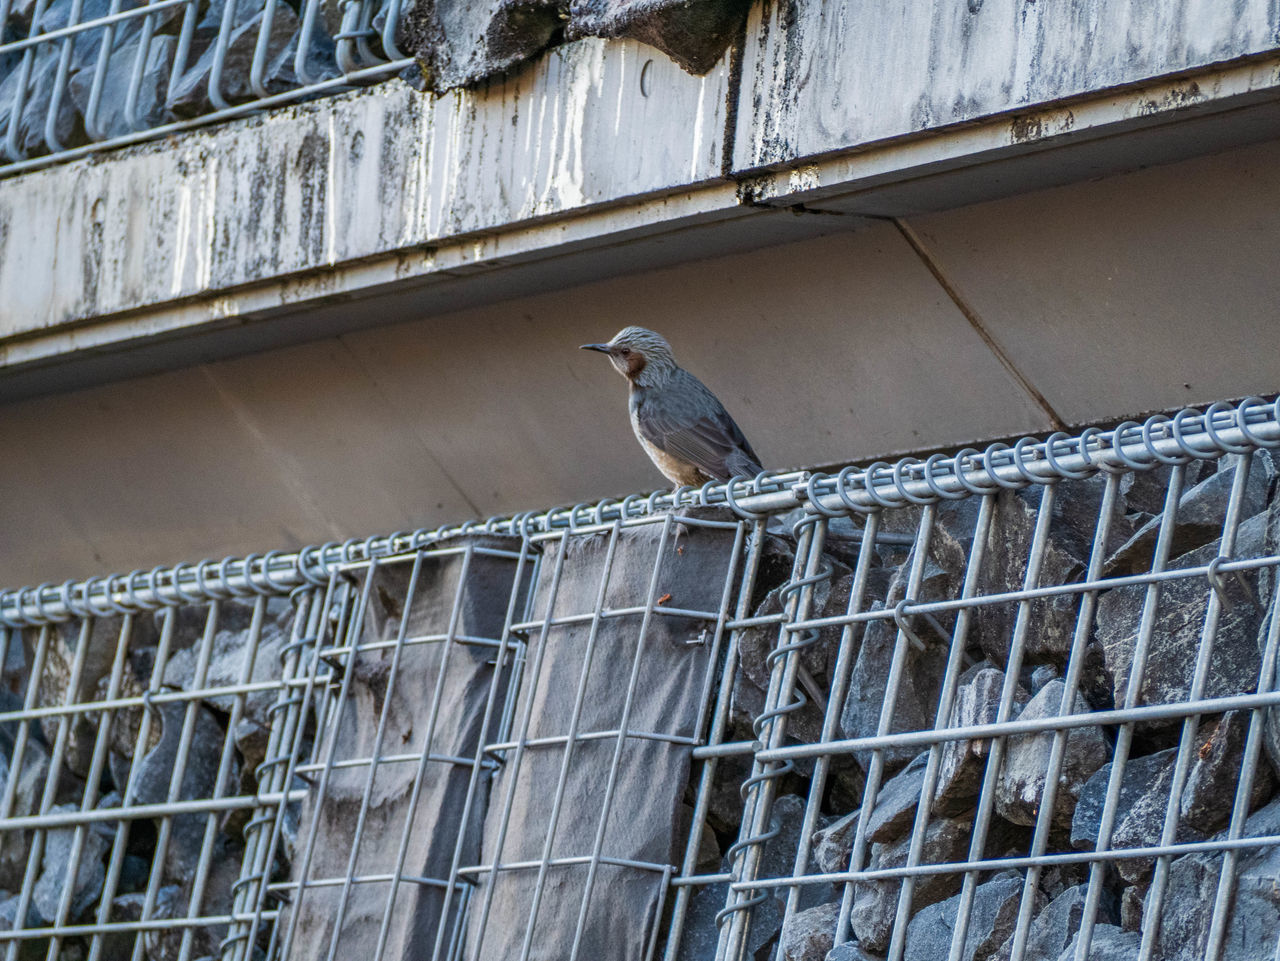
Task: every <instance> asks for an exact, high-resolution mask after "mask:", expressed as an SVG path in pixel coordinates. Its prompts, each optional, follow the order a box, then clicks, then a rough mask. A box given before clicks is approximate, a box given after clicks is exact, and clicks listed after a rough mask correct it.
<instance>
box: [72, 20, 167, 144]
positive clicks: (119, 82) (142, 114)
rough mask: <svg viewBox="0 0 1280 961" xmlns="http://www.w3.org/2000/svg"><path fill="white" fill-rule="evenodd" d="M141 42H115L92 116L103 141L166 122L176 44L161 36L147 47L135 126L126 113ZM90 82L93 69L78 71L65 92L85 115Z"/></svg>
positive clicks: (133, 38)
mask: <svg viewBox="0 0 1280 961" xmlns="http://www.w3.org/2000/svg"><path fill="white" fill-rule="evenodd" d="M169 9H173V8H169ZM141 43H142V37H141V36H139V35H136V34H135V35H133V36H131V37H130V38H129V39H128V41H127V42H126V43H123V44H120V43H117V44H116V45H115V47H114V48H113V49H112V52H111V58H110V60H109V61H108V63H107V72H106V75H105V76H104V77H103V85H102V96H101V98H100V100H99V102H98V112H97V115H96V117H95V122H96V125H97V130H98V132H99V133H100V134H101V135H102V137H104V138H106V137H119V136H123V135H124V134H128V133H132V132H134V131H135V130H145V129H146V128H148V127H155V126H159V125H160V124H162V123H164V121H165V119H166V116H167V115H166V113H165V109H164V98H165V94H166V92H167V90H168V88H169V73H170V71H171V70H172V68H173V55H174V51H175V50H176V48H177V44H178V41H177V39H176V38H174V37H170V36H167V35H164V34H161V35H159V36H154V37H152V38H151V42H150V43H149V44H147V60H146V66H144V67H143V70H142V82H141V83H140V84H139V86H138V95H137V105H136V108H135V109H136V117H137V123H136V124H134V123H131V122H130V120H129V117H128V114H127V112H126V110H125V105H126V99H127V97H128V93H129V90H130V88H131V87H132V85H133V64H134V60H135V58H136V57H137V55H138V49H139V47H140V46H141ZM93 79H94V70H93V69H91V68H90V69H85V70H78V71H76V73H75V74H74V75H73V76H72V78H71V81H70V83H69V84H68V93H69V95H70V97H71V99H72V101H74V103H75V105H76V109H77V110H79V111H80V113H81V114H82V115H84V116H87V115H88V111H89V96H90V93H91V91H92V89H93Z"/></svg>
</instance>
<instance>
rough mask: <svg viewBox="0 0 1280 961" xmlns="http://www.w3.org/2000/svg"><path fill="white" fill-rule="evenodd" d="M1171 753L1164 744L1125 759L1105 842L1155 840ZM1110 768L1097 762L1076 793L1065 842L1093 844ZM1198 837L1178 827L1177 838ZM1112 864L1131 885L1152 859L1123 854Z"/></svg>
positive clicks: (1123, 845)
mask: <svg viewBox="0 0 1280 961" xmlns="http://www.w3.org/2000/svg"><path fill="white" fill-rule="evenodd" d="M1177 753H1178V751H1177V748H1169V749H1168V750H1166V751H1160V752H1159V753H1157V754H1150V755H1148V756H1146V757H1139V758H1131V759H1130V760H1129V762H1128V763H1127V764H1126V765H1125V768H1124V776H1123V777H1122V778H1121V781H1120V800H1119V804H1118V806H1117V811H1116V820H1115V829H1114V830H1113V832H1112V835H1111V847H1113V848H1116V849H1119V848H1134V847H1148V846H1151V845H1154V844H1157V843H1159V841H1160V834H1161V831H1162V830H1163V828H1164V816H1165V810H1166V805H1167V804H1168V803H1169V789H1170V787H1171V786H1172V782H1173V766H1174V762H1175V760H1176V757H1177ZM1111 767H1112V765H1111V764H1110V763H1107V764H1104V765H1103V766H1102V767H1100V768H1099V769H1098V770H1097V772H1096V773H1095V774H1094V775H1093V777H1091V778H1090V779H1089V781H1088V783H1087V784H1085V786H1084V790H1083V791H1081V792H1080V801H1079V803H1078V804H1077V805H1076V810H1075V816H1074V818H1073V820H1072V822H1071V843H1072V845H1073V846H1074V847H1076V848H1080V849H1087V848H1092V847H1093V846H1094V845H1095V844H1096V843H1097V840H1098V827H1099V825H1100V822H1101V820H1102V808H1103V803H1104V801H1105V800H1106V794H1107V781H1108V780H1109V778H1110V776H1111ZM1202 839H1203V835H1202V834H1200V833H1198V832H1196V831H1194V830H1192V829H1191V828H1190V827H1188V826H1187V825H1185V824H1183V825H1180V826H1179V830H1178V834H1177V840H1179V841H1198V840H1202ZM1115 864H1116V870H1117V871H1119V873H1120V875H1121V877H1123V878H1124V879H1125V880H1126V881H1128V882H1129V883H1131V884H1133V883H1139V882H1143V881H1145V879H1146V877H1147V874H1148V872H1150V870H1151V866H1152V864H1154V860H1153V859H1152V858H1127V859H1125V860H1121V861H1117V862H1115Z"/></svg>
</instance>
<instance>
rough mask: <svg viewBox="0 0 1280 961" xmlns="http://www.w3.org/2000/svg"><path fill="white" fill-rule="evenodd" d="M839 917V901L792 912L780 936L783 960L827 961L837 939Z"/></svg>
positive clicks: (779, 942)
mask: <svg viewBox="0 0 1280 961" xmlns="http://www.w3.org/2000/svg"><path fill="white" fill-rule="evenodd" d="M839 917H840V902H839V901H831V902H828V903H827V904H819V905H818V906H817V907H813V908H809V909H808V910H805V911H797V912H796V913H795V914H793V915H791V917H789V918H787V920H786V921H785V922H784V923H783V925H782V935H781V937H780V938H779V939H778V958H779V961H823V959H824V958H826V956H827V953H828V952H829V951H830V950H831V947H832V944H833V942H834V941H835V930H836V921H837V920H838V919H839Z"/></svg>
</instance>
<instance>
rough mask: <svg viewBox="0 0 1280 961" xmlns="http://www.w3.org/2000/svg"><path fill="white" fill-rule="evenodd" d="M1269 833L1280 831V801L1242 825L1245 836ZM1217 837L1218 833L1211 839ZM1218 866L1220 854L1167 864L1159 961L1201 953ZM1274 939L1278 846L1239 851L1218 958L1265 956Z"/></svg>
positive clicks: (1279, 897) (1279, 924) (1182, 960)
mask: <svg viewBox="0 0 1280 961" xmlns="http://www.w3.org/2000/svg"><path fill="white" fill-rule="evenodd" d="M1273 834H1280V799H1277V800H1274V801H1272V802H1271V803H1270V804H1268V805H1266V807H1263V808H1261V809H1259V810H1258V811H1256V812H1255V813H1254V814H1253V815H1252V816H1250V817H1249V819H1248V821H1247V822H1246V824H1245V829H1244V836H1245V837H1262V836H1266V835H1273ZM1221 837H1223V835H1217V836H1215V840H1216V839H1219V838H1221ZM1221 870H1222V855H1221V854H1220V853H1207V852H1206V853H1198V854H1188V855H1185V856H1183V857H1181V858H1178V859H1177V860H1176V861H1174V862H1173V863H1172V864H1171V865H1170V868H1169V886H1168V891H1167V893H1166V894H1165V898H1164V905H1163V910H1162V912H1161V916H1160V939H1159V944H1158V949H1157V956H1158V957H1161V958H1162V959H1163V961H1193V959H1194V961H1199V959H1201V958H1203V957H1204V956H1205V946H1206V945H1207V943H1208V939H1209V926H1210V924H1211V922H1212V918H1213V911H1212V905H1213V902H1214V899H1215V897H1216V894H1217V889H1218V878H1219V875H1220V873H1221ZM1148 899H1149V897H1148ZM1144 910H1145V908H1144ZM1277 938H1280V847H1268V848H1253V849H1245V850H1242V851H1241V852H1240V853H1239V855H1238V860H1237V862H1236V885H1235V903H1234V905H1233V907H1232V911H1231V916H1230V918H1229V919H1228V921H1227V928H1226V937H1225V938H1224V950H1223V952H1222V959H1221V961H1255V959H1258V958H1270V957H1272V955H1273V954H1274V952H1275V948H1276V941H1277Z"/></svg>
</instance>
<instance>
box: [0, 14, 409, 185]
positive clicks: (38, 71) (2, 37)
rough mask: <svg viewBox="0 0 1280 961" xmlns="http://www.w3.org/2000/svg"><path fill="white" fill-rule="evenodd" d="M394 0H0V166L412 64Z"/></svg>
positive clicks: (6, 169)
mask: <svg viewBox="0 0 1280 961" xmlns="http://www.w3.org/2000/svg"><path fill="white" fill-rule="evenodd" d="M400 14H401V2H400V0H234V2H231V0H149V2H145V3H144V2H140V0H0V175H3V174H5V173H14V172H17V171H20V170H27V169H31V168H34V167H38V166H42V165H45V164H48V163H51V162H53V161H56V160H61V159H69V158H71V157H75V156H81V155H84V154H86V153H88V152H91V151H94V150H100V149H104V148H107V147H113V146H120V145H123V144H128V143H136V142H138V141H141V140H144V139H150V138H155V137H160V136H164V135H166V134H169V133H173V132H175V131H178V130H182V129H186V128H189V127H192V126H195V125H197V124H202V123H209V122H212V121H215V120H220V119H226V118H229V117H234V116H241V115H244V114H246V113H250V112H252V111H255V110H258V109H261V108H265V107H269V106H273V105H278V104H283V103H289V102H294V101H297V100H300V99H306V98H310V97H315V96H320V95H324V94H328V93H334V92H338V91H341V90H344V89H349V88H350V87H352V86H357V85H361V84H368V83H372V82H375V81H377V80H381V79H384V78H386V77H389V76H391V75H393V74H394V73H396V72H398V71H401V70H404V69H406V68H408V67H410V66H411V64H412V63H413V61H412V59H411V58H408V57H406V56H405V55H404V54H403V53H402V52H401V51H400V50H399V49H398V48H397V46H396V32H397V30H398V29H399V25H400Z"/></svg>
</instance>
